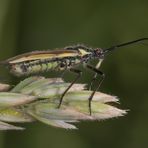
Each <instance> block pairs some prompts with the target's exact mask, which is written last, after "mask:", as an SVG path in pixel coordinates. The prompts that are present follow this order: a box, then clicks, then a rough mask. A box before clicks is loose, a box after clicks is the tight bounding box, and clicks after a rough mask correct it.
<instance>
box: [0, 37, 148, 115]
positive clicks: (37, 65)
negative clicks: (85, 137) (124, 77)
mask: <svg viewBox="0 0 148 148" xmlns="http://www.w3.org/2000/svg"><path fill="white" fill-rule="evenodd" d="M145 40H148V38H140V39H138V40H133V41H130V42H126V43H123V44H119V45H115V46H111V47H110V48H107V49H101V48H94V49H93V48H89V47H86V46H83V45H75V46H69V47H65V48H63V49H58V50H52V51H51V50H47V51H33V52H29V53H25V54H21V55H18V56H15V57H12V58H10V59H7V60H5V61H2V62H1V63H0V64H4V65H7V66H8V67H9V68H10V72H11V73H13V74H14V75H16V76H23V75H29V74H36V73H38V72H44V71H50V70H54V71H63V70H67V69H69V70H70V71H71V72H74V73H76V74H77V77H76V78H75V79H74V80H73V81H72V83H71V84H70V86H69V87H68V88H67V89H66V90H65V91H64V93H63V95H62V96H61V98H60V103H59V105H58V108H60V106H61V104H62V100H63V97H64V95H65V94H66V93H67V91H68V90H69V89H70V88H71V86H72V85H73V84H74V83H75V82H76V81H77V80H78V79H79V78H80V76H81V74H82V72H81V70H78V69H75V67H76V66H77V65H79V64H85V65H86V68H88V69H90V70H92V71H94V72H95V75H94V77H93V79H92V81H91V84H90V87H91V86H92V84H93V82H94V81H95V80H96V77H97V75H100V76H101V79H100V81H99V83H98V86H97V87H96V89H95V90H94V91H93V93H92V94H91V96H90V97H89V99H88V100H89V111H90V115H91V100H92V98H93V96H94V94H95V92H96V91H97V90H98V89H99V87H100V85H101V83H102V82H103V80H104V77H105V75H104V73H103V72H101V71H100V70H99V67H100V65H101V63H102V61H103V59H104V57H105V56H106V55H107V54H108V53H110V52H111V51H112V50H115V49H118V48H120V47H123V46H127V45H130V44H135V43H137V42H141V41H145ZM92 59H98V60H99V62H98V64H97V65H96V66H92V65H89V64H88V62H89V61H90V60H92Z"/></svg>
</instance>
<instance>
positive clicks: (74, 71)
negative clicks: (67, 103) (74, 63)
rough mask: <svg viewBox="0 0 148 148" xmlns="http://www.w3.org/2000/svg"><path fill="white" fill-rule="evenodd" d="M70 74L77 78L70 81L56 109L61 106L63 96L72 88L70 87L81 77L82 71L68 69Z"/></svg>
mask: <svg viewBox="0 0 148 148" xmlns="http://www.w3.org/2000/svg"><path fill="white" fill-rule="evenodd" d="M70 71H71V72H73V73H75V74H77V77H76V78H75V79H74V80H73V81H72V83H71V84H70V85H69V86H68V88H67V89H66V90H65V91H64V93H63V94H62V96H61V98H60V103H59V105H58V108H60V106H61V104H62V101H63V98H64V96H65V94H66V93H67V92H68V90H69V89H70V88H71V87H72V85H73V84H74V83H75V82H76V81H77V80H78V79H79V78H80V77H81V75H82V71H80V70H78V69H73V68H71V69H70Z"/></svg>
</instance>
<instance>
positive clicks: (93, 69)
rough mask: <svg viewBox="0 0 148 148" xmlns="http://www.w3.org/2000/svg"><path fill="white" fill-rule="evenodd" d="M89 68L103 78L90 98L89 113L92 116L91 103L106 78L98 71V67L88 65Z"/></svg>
mask: <svg viewBox="0 0 148 148" xmlns="http://www.w3.org/2000/svg"><path fill="white" fill-rule="evenodd" d="M87 68H89V69H90V70H92V71H94V72H95V73H96V74H97V75H100V76H101V79H100V81H99V83H98V86H97V87H96V89H95V90H94V91H93V92H92V94H91V95H90V97H89V98H88V101H89V104H88V107H89V112H90V115H91V101H92V99H93V96H94V94H95V92H96V91H97V90H98V89H99V88H100V86H101V84H102V82H103V80H104V78H105V74H104V73H103V72H102V71H100V70H98V69H97V68H96V67H93V66H91V65H87ZM96 74H95V75H96ZM97 75H96V76H97ZM95 80H96V78H95Z"/></svg>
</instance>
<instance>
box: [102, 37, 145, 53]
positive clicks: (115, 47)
mask: <svg viewBox="0 0 148 148" xmlns="http://www.w3.org/2000/svg"><path fill="white" fill-rule="evenodd" d="M145 40H148V38H140V39H138V40H133V41H130V42H126V43H122V44H119V45H115V46H112V47H110V48H107V49H104V50H103V54H106V53H109V52H111V51H112V50H115V49H117V48H120V47H123V46H127V45H131V44H135V43H137V42H141V41H145Z"/></svg>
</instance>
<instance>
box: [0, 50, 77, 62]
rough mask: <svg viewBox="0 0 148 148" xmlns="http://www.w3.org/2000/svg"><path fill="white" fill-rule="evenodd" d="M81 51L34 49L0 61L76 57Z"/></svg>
mask: <svg viewBox="0 0 148 148" xmlns="http://www.w3.org/2000/svg"><path fill="white" fill-rule="evenodd" d="M78 55H79V52H78V51H76V50H62V49H61V50H52V51H48V50H47V51H33V52H28V53H24V54H21V55H18V56H15V57H12V58H10V59H7V60H5V61H2V62H0V63H1V64H16V63H20V62H27V61H33V60H40V59H52V58H64V57H75V56H78Z"/></svg>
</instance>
